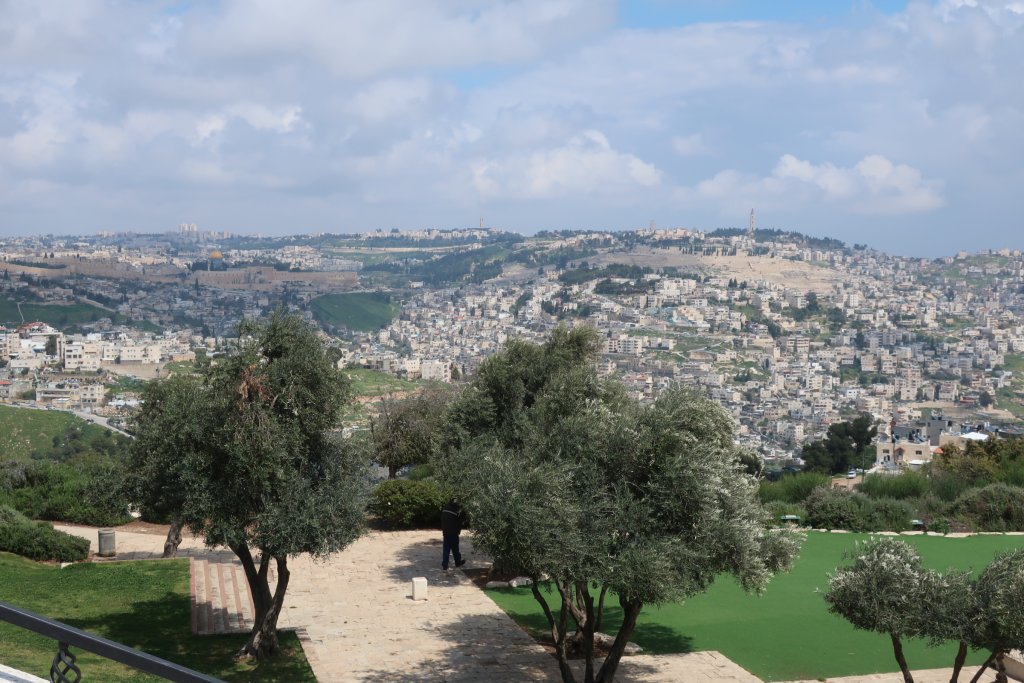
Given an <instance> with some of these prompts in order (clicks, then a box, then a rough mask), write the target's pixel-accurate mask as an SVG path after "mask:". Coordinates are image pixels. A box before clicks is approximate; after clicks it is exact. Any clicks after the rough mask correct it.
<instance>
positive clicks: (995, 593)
mask: <svg viewBox="0 0 1024 683" xmlns="http://www.w3.org/2000/svg"><path fill="white" fill-rule="evenodd" d="M975 594H976V596H977V606H976V609H977V612H978V613H979V614H981V615H983V617H982V621H981V624H980V625H979V627H978V630H977V635H976V637H975V642H974V643H973V644H974V645H975V646H976V647H979V648H984V649H987V650H989V652H991V654H990V655H989V658H988V660H987V661H986V662H985V667H987V666H989V665H990V664H994V666H995V667H996V670H997V672H998V677H997V679H996V680H997V681H1000V682H1001V683H1005V681H1006V670H1005V668H1004V665H1003V658H1004V657H1005V656H1006V654H1007V653H1008V652H1010V651H1011V650H1021V649H1024V549H1017V550H1014V551H1013V552H1008V553H1004V554H1002V555H999V556H998V557H997V558H996V559H995V560H993V561H992V563H991V564H989V565H988V566H987V567H986V568H985V570H984V571H983V572H982V573H981V575H980V576H979V577H978V582H977V585H976V588H975ZM985 667H983V669H984V668H985ZM977 678H978V677H977V676H975V680H976V679H977Z"/></svg>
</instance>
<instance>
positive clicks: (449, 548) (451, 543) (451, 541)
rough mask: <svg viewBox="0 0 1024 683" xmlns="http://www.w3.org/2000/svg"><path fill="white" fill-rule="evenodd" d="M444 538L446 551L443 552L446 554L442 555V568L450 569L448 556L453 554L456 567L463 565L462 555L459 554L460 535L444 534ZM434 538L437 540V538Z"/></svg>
mask: <svg viewBox="0 0 1024 683" xmlns="http://www.w3.org/2000/svg"><path fill="white" fill-rule="evenodd" d="M443 537H444V549H443V550H442V551H441V552H442V553H444V554H443V555H441V566H442V567H444V568H445V569H448V554H449V553H451V554H452V555H454V556H455V566H459V565H460V564H462V553H460V552H459V535H458V534H443ZM434 538H437V536H435V537H434Z"/></svg>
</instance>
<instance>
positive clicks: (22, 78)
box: [0, 0, 1024, 257]
mask: <svg viewBox="0 0 1024 683" xmlns="http://www.w3.org/2000/svg"><path fill="white" fill-rule="evenodd" d="M1022 65H1024V0H785V1H782V0H780V1H779V2H766V1H764V0H676V1H670V0H637V1H635V2H620V3H615V2H611V1H610V0H537V1H533V0H523V1H513V0H509V1H506V2H491V1H488V0H351V1H348V2H337V1H336V0H289V1H288V2H283V1H281V0H210V1H207V2H201V1H199V0H192V1H177V2H176V1H173V0H158V1H152V2H148V1H146V0H75V1H74V2H38V1H37V0H0V235H11V234H39V233H53V234H60V233H71V234H90V233H95V232H97V231H108V230H111V231H129V230H133V231H140V232H160V231H166V230H175V229H176V228H177V225H178V224H179V223H182V222H188V223H196V224H198V225H199V226H200V228H201V229H204V230H228V231H231V232H236V233H262V234H269V235H278V234H294V233H310V232H359V231H365V230H373V229H377V228H383V229H390V228H400V229H423V228H453V227H474V226H476V225H478V223H479V221H480V220H483V222H484V224H485V225H487V226H491V227H499V228H504V229H508V230H513V231H516V232H520V233H524V234H529V233H533V232H536V231H537V230H542V229H548V230H551V229H632V228H638V227H646V226H647V225H649V224H650V222H651V221H655V223H656V225H657V226H658V227H689V228H697V229H714V228H716V227H729V226H743V227H745V226H746V223H747V216H748V215H749V212H750V210H751V209H752V208H753V209H755V210H756V212H757V221H758V226H759V227H765V228H779V229H787V230H797V231H800V232H804V233H807V234H811V235H821V236H832V237H837V238H839V239H842V240H844V241H846V242H848V243H850V244H853V243H864V244H869V245H871V246H873V247H877V248H880V249H885V250H886V251H889V252H891V253H899V254H907V255H917V256H929V257H931V256H939V255H943V254H952V253H954V252H956V251H958V250H961V249H964V250H968V251H977V250H980V249H987V248H996V247H1004V246H1008V247H1012V248H1024V225H1022V218H1021V217H1022V215H1024V163H1022V156H1024V76H1022V71H1021V68H1022Z"/></svg>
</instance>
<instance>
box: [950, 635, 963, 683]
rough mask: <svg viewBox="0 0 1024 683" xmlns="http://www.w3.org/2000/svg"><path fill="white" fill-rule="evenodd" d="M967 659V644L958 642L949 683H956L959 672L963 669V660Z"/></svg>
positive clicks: (958, 678)
mask: <svg viewBox="0 0 1024 683" xmlns="http://www.w3.org/2000/svg"><path fill="white" fill-rule="evenodd" d="M966 659H967V643H965V642H964V641H962V640H961V641H960V647H959V648H958V649H957V651H956V659H955V660H953V675H952V676H950V677H949V683H958V681H959V680H960V671H961V670H962V669H963V668H964V660H966Z"/></svg>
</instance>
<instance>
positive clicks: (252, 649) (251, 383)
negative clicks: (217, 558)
mask: <svg viewBox="0 0 1024 683" xmlns="http://www.w3.org/2000/svg"><path fill="white" fill-rule="evenodd" d="M165 382H166V384H163V385H162V386H161V385H157V386H156V387H154V388H152V389H150V390H149V391H147V394H146V398H147V400H146V402H145V403H144V404H143V408H142V411H141V414H140V416H139V418H138V420H137V422H136V426H137V430H138V432H139V438H138V440H137V441H136V443H135V444H134V447H133V449H132V463H133V470H134V471H135V473H136V475H137V476H138V477H139V479H144V480H146V481H145V483H146V485H144V486H141V487H139V489H138V490H139V495H140V500H139V502H141V503H142V504H143V505H144V506H154V507H157V508H158V509H160V510H162V511H164V512H165V513H166V514H168V515H170V516H172V517H173V518H176V519H179V520H181V522H182V523H184V524H185V525H187V526H188V527H189V528H190V529H191V530H192V531H193V532H194V533H196V534H198V535H201V536H203V538H204V540H205V542H206V543H207V545H209V546H223V545H226V546H228V547H229V548H230V549H231V550H232V551H233V552H234V553H235V555H237V556H238V559H239V561H240V562H241V564H242V567H243V568H244V570H245V576H246V579H247V581H248V584H249V590H250V592H251V594H252V599H253V605H254V607H255V615H254V616H255V623H254V626H253V630H252V632H251V634H250V636H249V639H248V640H247V642H246V643H245V645H244V646H243V647H242V650H241V652H240V653H239V654H244V655H251V656H256V657H262V656H264V655H268V654H272V653H274V652H276V651H277V650H278V649H279V646H278V637H277V621H278V618H279V616H280V614H281V609H282V605H283V603H284V597H285V593H286V591H287V589H288V584H289V580H290V572H289V569H288V557H289V556H291V555H295V554H298V553H310V554H312V555H314V556H324V555H327V554H329V553H331V552H335V551H337V550H340V549H341V548H343V547H344V546H346V545H347V544H348V543H350V542H351V541H352V540H354V539H355V538H356V537H357V536H358V535H359V533H360V532H361V529H362V524H363V510H364V502H365V492H366V488H367V484H368V476H367V471H366V463H365V462H364V459H363V458H362V457H361V456H360V455H359V454H358V450H357V449H352V448H349V447H347V445H346V444H345V443H344V442H343V441H342V440H341V439H340V436H339V435H338V434H337V433H335V432H334V431H333V430H335V429H336V428H337V427H338V426H339V419H340V417H339V415H340V409H341V407H342V406H343V404H344V403H345V401H346V400H347V398H348V395H349V390H348V384H347V380H346V379H345V377H344V375H343V374H342V373H340V372H339V371H338V370H337V369H336V368H335V366H334V364H333V363H332V362H331V360H330V358H329V356H328V354H327V353H326V350H325V348H324V346H323V344H322V342H321V341H320V339H319V338H318V336H317V334H316V332H315V331H314V330H313V329H312V328H310V327H308V326H307V325H306V324H305V323H304V322H303V321H302V320H301V319H299V318H297V317H294V316H287V315H284V314H281V313H275V314H273V316H272V317H271V318H270V319H269V321H267V322H246V323H243V324H242V325H241V326H240V328H239V339H238V341H237V343H236V344H235V347H234V349H233V351H232V353H230V354H229V355H228V356H227V357H226V358H223V359H221V360H220V361H218V363H217V364H216V365H214V366H212V367H211V368H209V369H208V370H207V371H206V372H205V373H204V374H203V375H202V376H201V377H200V378H198V379H196V380H189V379H182V380H177V379H171V380H165ZM168 432H171V433H168ZM271 566H273V567H274V569H275V573H276V582H273V586H272V585H271V584H272V582H271V579H270V568H271Z"/></svg>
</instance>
